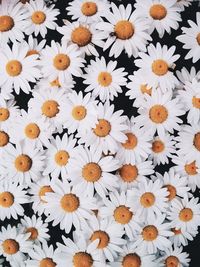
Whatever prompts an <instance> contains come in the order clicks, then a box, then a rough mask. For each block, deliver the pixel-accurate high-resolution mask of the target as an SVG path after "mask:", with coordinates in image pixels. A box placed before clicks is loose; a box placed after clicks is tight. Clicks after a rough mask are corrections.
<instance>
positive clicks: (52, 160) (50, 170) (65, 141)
mask: <svg viewBox="0 0 200 267" xmlns="http://www.w3.org/2000/svg"><path fill="white" fill-rule="evenodd" d="M75 144H76V139H75V138H73V136H72V135H70V136H69V137H68V135H67V134H66V133H65V134H64V135H63V137H62V138H60V137H59V135H56V137H55V139H52V140H51V141H50V145H49V146H48V148H47V150H46V167H45V169H44V172H43V175H47V174H51V177H52V178H55V179H56V178H58V177H59V175H60V174H61V177H62V178H65V177H66V176H67V173H68V166H69V162H70V160H71V157H72V156H73V153H74V147H75Z"/></svg>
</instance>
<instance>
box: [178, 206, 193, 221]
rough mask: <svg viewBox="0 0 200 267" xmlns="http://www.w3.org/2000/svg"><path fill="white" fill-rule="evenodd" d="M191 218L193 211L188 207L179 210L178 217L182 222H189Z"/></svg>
mask: <svg viewBox="0 0 200 267" xmlns="http://www.w3.org/2000/svg"><path fill="white" fill-rule="evenodd" d="M192 218H193V211H192V210H191V209H190V208H184V209H182V210H181V211H180V212H179V219H180V220H181V221H183V222H189V221H191V220H192Z"/></svg>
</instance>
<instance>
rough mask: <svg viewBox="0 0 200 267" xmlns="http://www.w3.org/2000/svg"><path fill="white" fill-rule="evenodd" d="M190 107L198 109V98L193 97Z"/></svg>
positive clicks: (199, 102) (199, 100)
mask: <svg viewBox="0 0 200 267" xmlns="http://www.w3.org/2000/svg"><path fill="white" fill-rule="evenodd" d="M192 105H193V107H195V108H198V109H200V98H199V97H195V96H193V98H192Z"/></svg>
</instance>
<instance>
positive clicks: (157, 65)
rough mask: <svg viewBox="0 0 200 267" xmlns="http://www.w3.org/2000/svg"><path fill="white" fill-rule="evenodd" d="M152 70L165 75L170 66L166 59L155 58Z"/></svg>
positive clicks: (159, 74)
mask: <svg viewBox="0 0 200 267" xmlns="http://www.w3.org/2000/svg"><path fill="white" fill-rule="evenodd" d="M151 67H152V71H153V73H155V74H156V75H158V76H163V75H165V74H166V73H167V72H168V69H169V66H168V64H167V62H166V61H164V60H162V59H157V60H154V61H153V63H152V65H151Z"/></svg>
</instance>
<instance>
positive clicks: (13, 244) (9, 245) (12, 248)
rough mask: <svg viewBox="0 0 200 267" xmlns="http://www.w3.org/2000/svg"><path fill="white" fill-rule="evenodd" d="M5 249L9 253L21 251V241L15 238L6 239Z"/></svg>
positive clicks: (3, 245) (3, 244)
mask: <svg viewBox="0 0 200 267" xmlns="http://www.w3.org/2000/svg"><path fill="white" fill-rule="evenodd" d="M2 247H3V250H4V252H5V253H6V254H8V255H13V254H16V253H17V252H18V251H19V243H18V242H17V241H15V240H14V239H6V240H5V241H3V243H2Z"/></svg>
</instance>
